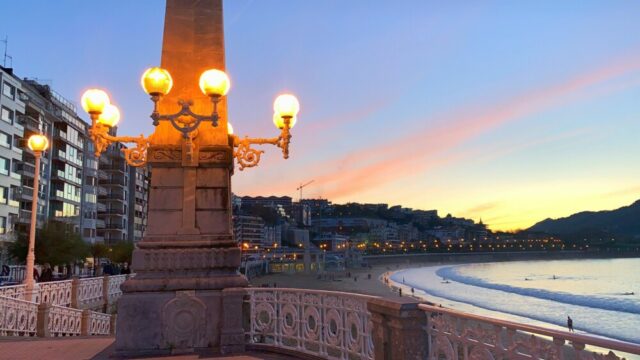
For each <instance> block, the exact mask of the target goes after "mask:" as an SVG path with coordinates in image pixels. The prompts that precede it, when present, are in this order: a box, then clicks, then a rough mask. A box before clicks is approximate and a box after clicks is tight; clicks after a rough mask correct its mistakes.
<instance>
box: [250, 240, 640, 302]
mask: <svg viewBox="0 0 640 360" xmlns="http://www.w3.org/2000/svg"><path fill="white" fill-rule="evenodd" d="M637 257H640V253H636V252H633V253H610V252H599V251H598V252H596V251H587V252H585V251H574V250H567V251H552V252H546V251H533V252H500V253H485V252H483V253H454V254H449V253H429V254H398V255H369V256H366V257H365V260H366V261H367V262H368V263H369V264H370V268H354V269H347V270H345V271H344V272H336V273H335V274H334V276H333V280H328V279H319V278H318V275H317V274H305V273H276V274H267V275H262V276H258V277H255V278H252V279H251V280H249V284H250V286H254V287H260V286H262V285H265V284H267V285H268V286H269V287H278V286H280V287H289V288H296V289H313V290H327V291H342V292H354V293H358V294H364V295H374V296H380V297H384V298H396V297H399V296H398V294H397V291H396V290H394V288H397V287H396V286H393V285H392V284H391V283H390V284H388V285H387V284H385V283H384V282H383V281H382V275H383V274H384V273H385V272H395V271H398V270H403V269H410V268H417V267H427V266H441V265H462V264H473V263H485V262H509V261H544V260H573V259H575V260H578V259H617V258H637ZM347 273H351V277H348V276H347ZM369 274H371V279H369ZM390 275H391V274H389V276H390ZM356 278H357V280H356ZM274 284H275V285H276V286H274ZM403 296H408V297H411V295H410V294H403ZM427 296H430V295H428V294H427ZM414 298H416V299H417V300H423V301H429V300H425V299H424V298H418V297H414Z"/></svg>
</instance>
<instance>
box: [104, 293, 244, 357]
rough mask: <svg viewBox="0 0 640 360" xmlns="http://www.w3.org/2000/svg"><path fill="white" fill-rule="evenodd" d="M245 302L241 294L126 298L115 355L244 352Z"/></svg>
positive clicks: (121, 307)
mask: <svg viewBox="0 0 640 360" xmlns="http://www.w3.org/2000/svg"><path fill="white" fill-rule="evenodd" d="M243 297H244V290H243V289H225V290H221V291H218V290H205V291H197V290H187V291H166V292H146V293H142V292H139V293H125V294H124V295H123V296H122V298H120V300H119V301H118V321H117V329H116V352H115V355H116V356H119V357H127V358H129V357H137V356H149V355H169V354H181V353H220V352H222V353H227V352H229V351H243V350H244V345H243V343H244V341H243V340H244V331H243V329H242V320H241V316H238V314H240V313H241V311H242V302H243ZM230 315H232V316H230Z"/></svg>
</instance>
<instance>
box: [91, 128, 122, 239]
mask: <svg viewBox="0 0 640 360" xmlns="http://www.w3.org/2000/svg"><path fill="white" fill-rule="evenodd" d="M113 130H114V131H115V129H113ZM123 148H124V145H123V144H121V143H114V144H112V145H111V146H109V147H108V148H107V150H106V151H105V152H104V153H103V154H102V156H100V160H99V164H98V169H99V170H102V171H104V173H105V174H106V177H105V178H104V179H99V180H98V185H100V186H101V187H103V188H105V189H106V193H104V195H99V196H98V199H99V200H100V202H102V203H103V204H104V205H105V209H104V211H98V219H100V220H103V221H104V223H105V227H104V228H103V229H98V236H100V237H102V238H104V242H105V243H107V244H113V243H115V242H118V241H128V240H129V205H130V204H129V174H130V170H129V165H128V164H127V162H126V161H125V159H124V155H123V154H122V149H123Z"/></svg>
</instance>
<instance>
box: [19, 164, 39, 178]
mask: <svg viewBox="0 0 640 360" xmlns="http://www.w3.org/2000/svg"><path fill="white" fill-rule="evenodd" d="M35 171H36V167H35V165H33V164H29V163H27V162H24V161H21V162H19V163H18V164H17V165H16V172H17V173H18V174H20V175H22V176H27V177H31V178H32V177H34V176H35Z"/></svg>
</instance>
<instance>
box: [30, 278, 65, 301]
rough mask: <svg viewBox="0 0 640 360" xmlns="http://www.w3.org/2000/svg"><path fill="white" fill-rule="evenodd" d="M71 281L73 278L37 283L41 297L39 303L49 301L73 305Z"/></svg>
mask: <svg viewBox="0 0 640 360" xmlns="http://www.w3.org/2000/svg"><path fill="white" fill-rule="evenodd" d="M71 282H72V280H63V281H51V282H43V283H38V284H36V286H37V288H38V291H37V292H36V293H37V294H38V295H39V299H36V302H38V303H48V304H52V305H61V306H69V305H71V294H72V291H71V290H72V289H71Z"/></svg>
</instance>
